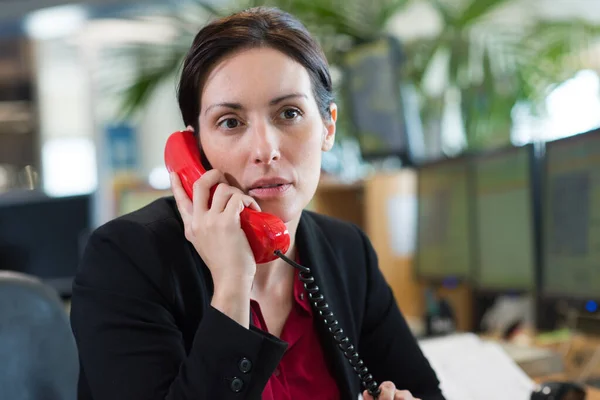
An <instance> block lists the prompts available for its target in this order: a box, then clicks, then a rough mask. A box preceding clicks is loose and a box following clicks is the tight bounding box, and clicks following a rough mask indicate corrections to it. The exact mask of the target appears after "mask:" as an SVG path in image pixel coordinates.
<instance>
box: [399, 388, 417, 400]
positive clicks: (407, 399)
mask: <svg viewBox="0 0 600 400" xmlns="http://www.w3.org/2000/svg"><path fill="white" fill-rule="evenodd" d="M394 400H419V399H415V398H414V397H413V396H412V394H411V393H410V392H409V391H408V390H397V391H396V394H395V395H394Z"/></svg>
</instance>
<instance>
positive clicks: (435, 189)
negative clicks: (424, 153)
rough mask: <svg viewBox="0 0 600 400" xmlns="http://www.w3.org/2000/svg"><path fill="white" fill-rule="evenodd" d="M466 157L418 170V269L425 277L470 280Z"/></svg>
mask: <svg viewBox="0 0 600 400" xmlns="http://www.w3.org/2000/svg"><path fill="white" fill-rule="evenodd" d="M468 184H469V180H468V162H467V159H466V158H462V157H461V158H456V159H451V160H444V161H438V162H435V163H431V164H427V165H423V166H421V167H420V168H419V170H418V207H417V208H418V214H417V227H418V228H417V230H418V234H417V254H416V257H415V261H416V272H417V275H418V276H419V277H420V278H423V279H436V280H437V279H441V280H444V279H449V278H456V279H468V278H469V276H470V271H471V254H470V251H471V250H470V246H469V243H470V240H469V239H470V229H469V226H470V222H469V204H468Z"/></svg>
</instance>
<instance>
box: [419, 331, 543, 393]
mask: <svg viewBox="0 0 600 400" xmlns="http://www.w3.org/2000/svg"><path fill="white" fill-rule="evenodd" d="M420 345H421V349H422V350H423V353H424V354H425V356H426V357H427V359H428V360H429V362H430V363H431V366H432V367H433V369H434V370H435V371H436V373H437V375H438V379H439V380H440V387H441V389H442V391H443V392H444V396H445V397H446V398H447V399H448V400H482V399H486V400H506V399H511V400H529V399H530V396H531V392H532V391H533V390H534V389H535V387H536V385H535V383H534V382H533V381H532V380H531V379H530V378H529V377H528V376H527V375H526V374H525V372H523V370H522V369H521V368H520V367H519V366H518V365H517V363H516V362H514V361H513V360H512V359H511V358H510V357H509V356H508V354H506V352H505V351H504V350H503V349H502V347H501V346H500V345H499V344H498V343H492V342H483V341H482V340H480V339H479V338H478V337H477V336H476V335H474V334H470V333H467V334H456V335H451V336H447V337H443V338H438V339H426V340H422V341H421V342H420Z"/></svg>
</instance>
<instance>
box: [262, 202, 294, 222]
mask: <svg viewBox="0 0 600 400" xmlns="http://www.w3.org/2000/svg"><path fill="white" fill-rule="evenodd" d="M259 205H260V209H261V210H262V211H263V212H266V213H269V214H273V215H275V216H276V217H278V218H279V219H281V220H282V221H283V222H284V223H286V224H287V223H289V222H292V221H294V220H296V219H298V218H299V217H300V215H301V214H302V208H300V207H299V206H297V205H285V204H281V203H279V204H260V203H259Z"/></svg>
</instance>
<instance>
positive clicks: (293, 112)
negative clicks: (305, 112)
mask: <svg viewBox="0 0 600 400" xmlns="http://www.w3.org/2000/svg"><path fill="white" fill-rule="evenodd" d="M279 115H280V117H282V118H283V119H286V120H294V119H296V118H298V117H300V116H301V115H302V113H301V112H300V110H298V109H297V108H286V109H285V110H283V111H282V112H281V114H279Z"/></svg>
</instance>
